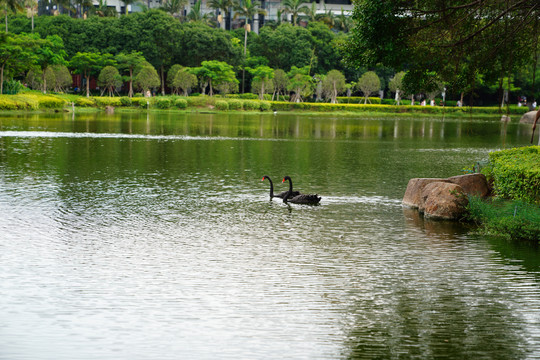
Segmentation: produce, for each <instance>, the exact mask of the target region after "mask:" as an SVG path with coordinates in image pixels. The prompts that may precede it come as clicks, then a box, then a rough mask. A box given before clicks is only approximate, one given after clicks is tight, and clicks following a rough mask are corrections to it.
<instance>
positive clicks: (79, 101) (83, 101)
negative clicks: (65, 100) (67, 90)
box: [74, 97, 96, 107]
mask: <svg viewBox="0 0 540 360" xmlns="http://www.w3.org/2000/svg"><path fill="white" fill-rule="evenodd" d="M74 103H75V106H80V107H91V106H95V105H96V103H95V101H94V100H93V99H92V98H86V97H78V98H76V99H75V101H74Z"/></svg>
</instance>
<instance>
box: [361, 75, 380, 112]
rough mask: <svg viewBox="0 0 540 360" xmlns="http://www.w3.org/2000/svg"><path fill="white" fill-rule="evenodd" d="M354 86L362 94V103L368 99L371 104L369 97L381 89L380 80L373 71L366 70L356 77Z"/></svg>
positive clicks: (365, 102)
mask: <svg viewBox="0 0 540 360" xmlns="http://www.w3.org/2000/svg"><path fill="white" fill-rule="evenodd" d="M356 86H357V87H358V89H360V91H361V92H362V94H364V104H367V102H368V101H369V103H370V104H371V101H370V100H369V97H370V96H371V94H373V93H375V92H377V91H379V90H380V89H381V80H380V79H379V77H378V76H377V74H376V73H375V72H374V71H368V72H366V73H364V75H362V76H361V77H360V79H358V82H357V83H356Z"/></svg>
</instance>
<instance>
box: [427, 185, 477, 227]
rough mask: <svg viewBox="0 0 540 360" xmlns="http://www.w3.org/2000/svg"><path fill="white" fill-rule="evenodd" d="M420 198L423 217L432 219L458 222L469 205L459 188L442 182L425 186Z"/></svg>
mask: <svg viewBox="0 0 540 360" xmlns="http://www.w3.org/2000/svg"><path fill="white" fill-rule="evenodd" d="M421 197H422V200H423V204H422V208H421V209H422V210H423V212H424V217H425V218H432V219H443V220H459V219H460V218H461V217H462V215H463V213H464V212H465V207H466V206H467V204H468V203H469V200H468V198H467V195H466V194H465V192H464V191H463V189H462V188H461V186H459V185H457V184H453V183H447V182H442V181H437V182H433V183H430V184H428V185H426V186H425V187H424V189H423V190H422V195H421ZM419 210H420V209H419Z"/></svg>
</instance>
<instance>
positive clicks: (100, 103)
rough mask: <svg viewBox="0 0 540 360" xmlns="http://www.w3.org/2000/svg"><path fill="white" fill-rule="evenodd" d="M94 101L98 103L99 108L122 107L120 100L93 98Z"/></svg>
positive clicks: (105, 97)
mask: <svg viewBox="0 0 540 360" xmlns="http://www.w3.org/2000/svg"><path fill="white" fill-rule="evenodd" d="M92 99H93V100H94V101H95V102H96V105H97V106H98V107H105V106H122V102H121V101H120V98H117V97H108V96H93V97H92Z"/></svg>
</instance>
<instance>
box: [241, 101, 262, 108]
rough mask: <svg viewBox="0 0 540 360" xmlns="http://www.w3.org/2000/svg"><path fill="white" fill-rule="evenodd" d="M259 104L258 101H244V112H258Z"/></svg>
mask: <svg viewBox="0 0 540 360" xmlns="http://www.w3.org/2000/svg"><path fill="white" fill-rule="evenodd" d="M259 107H260V105H259V102H258V101H250V100H247V101H244V110H259Z"/></svg>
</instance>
